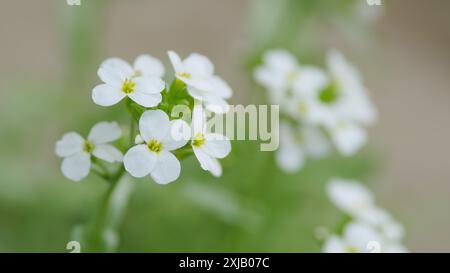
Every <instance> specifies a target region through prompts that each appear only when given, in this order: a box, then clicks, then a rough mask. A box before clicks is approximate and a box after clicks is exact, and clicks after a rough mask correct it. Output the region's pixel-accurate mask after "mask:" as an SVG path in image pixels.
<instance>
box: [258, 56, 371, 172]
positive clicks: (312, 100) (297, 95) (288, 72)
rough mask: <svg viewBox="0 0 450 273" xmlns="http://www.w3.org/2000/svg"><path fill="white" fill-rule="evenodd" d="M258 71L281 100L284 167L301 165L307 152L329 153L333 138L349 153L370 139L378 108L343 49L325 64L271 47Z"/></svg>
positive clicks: (276, 100)
mask: <svg viewBox="0 0 450 273" xmlns="http://www.w3.org/2000/svg"><path fill="white" fill-rule="evenodd" d="M254 77H255V79H256V81H257V82H258V83H259V84H261V85H262V86H264V87H265V88H266V89H267V90H268V97H269V100H270V103H272V104H278V105H280V110H281V113H282V120H281V124H280V149H279V152H278V153H277V162H278V164H279V165H280V167H281V168H282V169H284V170H286V171H291V172H293V171H297V170H299V169H301V168H302V166H303V163H304V161H305V159H306V158H307V157H308V156H310V157H313V158H314V157H321V156H324V155H326V154H328V153H329V152H330V151H331V148H332V144H334V146H335V147H336V149H337V150H338V151H339V153H341V154H342V155H345V156H349V155H353V154H354V153H356V152H357V151H358V149H359V148H360V147H361V146H363V145H364V144H365V143H366V141H367V134H366V131H365V129H364V128H365V126H368V125H371V124H372V123H374V122H375V120H376V111H375V109H374V107H373V105H372V104H371V102H370V100H369V97H368V94H367V93H368V92H367V90H366V88H365V87H364V85H363V84H362V81H361V78H360V76H359V74H358V72H357V70H356V69H355V68H354V67H353V66H352V65H350V64H349V63H348V62H347V61H346V60H345V58H344V57H343V55H342V54H341V53H339V52H337V51H334V50H333V51H331V52H330V53H329V54H328V56H327V69H326V70H322V69H320V68H317V67H314V66H310V65H301V64H299V63H298V61H297V59H296V58H295V57H294V56H293V55H292V54H291V53H289V52H287V51H285V50H281V49H275V50H270V51H268V52H266V53H265V54H264V56H263V64H262V66H260V67H258V68H257V69H256V70H255V73H254ZM293 159H294V160H293Z"/></svg>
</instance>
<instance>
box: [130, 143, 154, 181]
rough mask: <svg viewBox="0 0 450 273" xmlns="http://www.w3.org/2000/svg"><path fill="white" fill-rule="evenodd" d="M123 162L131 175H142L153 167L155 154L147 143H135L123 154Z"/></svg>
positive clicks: (146, 173)
mask: <svg viewBox="0 0 450 273" xmlns="http://www.w3.org/2000/svg"><path fill="white" fill-rule="evenodd" d="M123 164H124V166H125V170H127V172H129V173H130V174H131V175H132V176H134V177H144V176H146V175H148V174H149V173H150V172H151V171H152V170H153V168H154V167H155V164H156V154H155V153H153V152H151V151H150V150H149V149H148V147H147V145H136V146H134V147H133V148H131V149H129V150H128V152H127V153H126V154H125V156H124V157H123Z"/></svg>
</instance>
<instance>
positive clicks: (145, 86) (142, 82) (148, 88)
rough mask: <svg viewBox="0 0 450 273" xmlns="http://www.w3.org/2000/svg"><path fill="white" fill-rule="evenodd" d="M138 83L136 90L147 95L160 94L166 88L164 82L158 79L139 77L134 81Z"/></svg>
mask: <svg viewBox="0 0 450 273" xmlns="http://www.w3.org/2000/svg"><path fill="white" fill-rule="evenodd" d="M133 81H134V82H135V83H136V86H135V88H134V90H136V91H139V92H141V93H146V94H158V93H161V91H163V90H164V88H165V87H166V85H165V83H164V81H163V80H161V79H160V78H157V77H137V78H135V79H134V80H133Z"/></svg>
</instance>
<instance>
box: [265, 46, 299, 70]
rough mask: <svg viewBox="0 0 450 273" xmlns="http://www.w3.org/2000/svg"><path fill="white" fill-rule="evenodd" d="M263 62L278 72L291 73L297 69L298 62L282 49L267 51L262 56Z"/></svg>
mask: <svg viewBox="0 0 450 273" xmlns="http://www.w3.org/2000/svg"><path fill="white" fill-rule="evenodd" d="M263 60H264V62H265V63H266V64H267V65H269V66H270V67H272V68H273V69H274V70H279V71H284V72H288V71H293V70H295V69H296V68H297V66H298V62H297V59H296V57H295V56H294V55H292V54H291V53H290V52H289V51H287V50H284V49H273V50H270V51H267V52H266V53H265V54H264V56H263Z"/></svg>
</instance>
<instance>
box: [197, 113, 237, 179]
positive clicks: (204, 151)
mask: <svg viewBox="0 0 450 273" xmlns="http://www.w3.org/2000/svg"><path fill="white" fill-rule="evenodd" d="M191 129H192V136H193V137H192V140H191V146H192V150H193V151H194V154H195V156H196V157H197V159H198V161H199V162H200V166H201V167H202V169H204V170H205V171H209V172H211V173H212V174H213V175H214V176H217V177H218V176H221V175H222V166H221V165H220V162H219V160H217V159H221V158H224V157H226V156H227V155H228V154H229V153H230V151H231V143H230V140H229V139H228V138H227V137H225V136H223V135H220V134H214V133H208V132H207V131H206V129H207V124H206V119H205V115H204V112H203V108H202V106H201V105H196V106H194V111H193V116H192V126H191Z"/></svg>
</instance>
